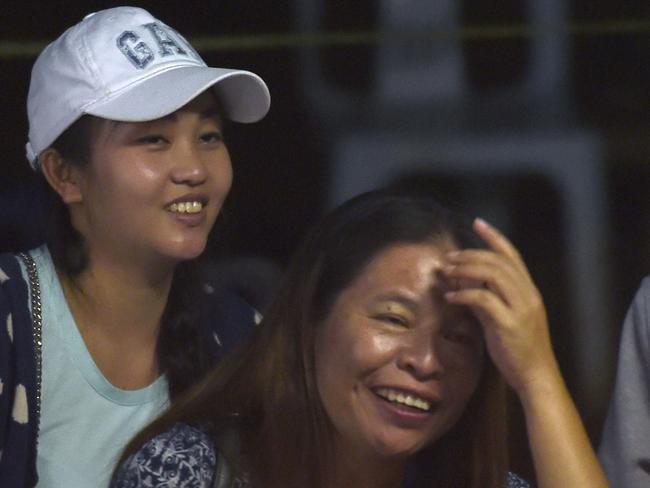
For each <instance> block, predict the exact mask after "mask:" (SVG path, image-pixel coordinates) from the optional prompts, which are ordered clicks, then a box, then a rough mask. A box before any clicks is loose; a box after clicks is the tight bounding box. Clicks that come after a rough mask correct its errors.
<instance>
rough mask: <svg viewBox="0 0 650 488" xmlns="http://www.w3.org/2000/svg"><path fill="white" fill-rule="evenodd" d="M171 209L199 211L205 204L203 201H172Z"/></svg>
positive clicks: (182, 211)
mask: <svg viewBox="0 0 650 488" xmlns="http://www.w3.org/2000/svg"><path fill="white" fill-rule="evenodd" d="M169 210H171V211H172V212H176V213H199V212H200V211H201V210H203V204H202V203H201V202H180V203H172V204H171V205H170V206H169Z"/></svg>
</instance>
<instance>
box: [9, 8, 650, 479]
mask: <svg viewBox="0 0 650 488" xmlns="http://www.w3.org/2000/svg"><path fill="white" fill-rule="evenodd" d="M301 1H302V0H294V1H293V2H288V1H284V2H282V1H264V0H257V1H255V0H237V1H204V2H198V1H197V2H191V1H176V0H172V1H165V2H162V1H159V2H131V4H132V5H137V6H142V7H145V8H147V9H149V10H150V11H151V12H152V13H153V14H154V15H155V16H157V17H158V18H160V19H161V20H163V21H164V22H166V23H168V24H170V25H171V26H173V27H174V28H176V29H177V30H179V31H180V32H181V33H183V34H184V35H186V37H188V38H190V40H191V41H192V40H193V39H198V38H204V37H211V36H217V37H219V38H221V37H224V36H225V37H227V36H250V37H252V38H253V39H255V38H257V39H260V38H261V36H264V35H267V34H276V35H277V34H279V35H289V37H288V38H284V41H282V39H280V41H282V42H280V45H278V46H276V47H270V45H269V43H268V42H262V43H261V44H260V45H257V46H252V47H249V48H245V49H241V48H236V47H234V48H228V49H219V50H214V49H201V48H199V51H201V54H202V56H203V57H204V59H205V60H206V62H207V63H208V64H210V65H213V66H223V67H239V68H245V69H249V70H251V71H254V72H256V73H258V74H260V75H261V76H262V77H263V78H264V79H265V81H266V82H267V84H268V85H269V87H270V90H271V94H272V107H271V111H270V113H269V115H268V116H267V117H266V118H265V119H264V120H263V121H262V122H259V123H257V124H253V125H232V126H230V127H228V129H227V134H226V137H227V142H228V144H229V148H230V151H231V155H232V159H233V162H234V168H235V178H236V179H235V183H234V187H233V190H232V193H231V196H230V198H229V201H228V204H227V207H226V209H225V212H224V213H225V215H224V217H225V218H224V219H223V222H221V223H220V224H219V226H218V227H217V229H216V230H215V236H214V239H213V243H212V245H211V246H212V247H211V248H210V250H209V253H212V254H213V255H214V256H221V255H223V254H224V253H229V254H231V255H234V254H236V255H242V256H259V257H262V258H264V259H266V260H268V261H270V262H272V263H273V264H275V265H277V267H278V268H280V269H281V268H282V267H283V266H284V265H285V264H286V262H287V259H288V257H289V256H290V254H291V252H292V250H293V249H294V247H295V245H296V243H297V241H298V239H299V238H300V236H301V235H302V234H303V233H304V231H305V230H306V228H307V226H308V225H309V224H310V223H311V222H312V221H313V220H314V219H315V218H316V217H317V216H319V215H321V214H322V213H323V212H324V211H325V210H326V209H327V208H328V195H329V193H330V190H331V188H329V186H328V185H329V183H328V181H329V176H330V173H329V171H330V167H331V160H332V159H331V158H332V147H333V145H334V144H335V138H336V131H334V130H332V126H331V124H332V122H331V120H327V117H325V118H323V117H322V114H318V113H316V112H315V111H314V110H313V108H314V107H313V106H312V105H311V104H310V102H309V101H308V99H307V98H306V97H305V92H304V90H302V88H301V82H300V77H299V74H300V72H301V61H300V56H299V53H300V52H301V48H300V42H298V41H297V39H296V38H295V37H291V35H295V34H296V32H297V28H296V24H297V22H296V15H295V12H296V10H297V8H298V7H299V5H300V4H299V2H301ZM538 1H539V2H544V1H545V0H538ZM461 3H462V15H461V17H462V21H461V25H462V26H466V27H467V26H479V27H480V26H487V25H506V26H507V25H520V24H521V23H525V19H526V17H525V11H524V10H523V7H522V5H521V3H522V2H515V1H513V0H507V1H502V2H498V4H497V5H498V6H497V7H493V6H488V5H487V4H488V2H481V1H479V0H465V1H462V2H461ZM120 4H121V2H120V3H116V2H95V1H84V2H80V1H67V2H29V1H10V0H2V1H0V100H1V102H2V103H1V112H0V113H1V118H0V124H2V137H0V148H1V150H2V162H1V163H0V164H2V165H3V167H4V171H2V176H0V250H16V249H19V248H24V247H26V246H30V245H34V244H36V243H38V241H39V239H40V237H41V234H40V231H41V229H42V225H43V224H42V222H43V213H42V210H41V209H40V208H39V205H38V203H39V200H38V195H37V194H36V193H35V187H34V175H33V174H32V172H31V170H30V169H29V167H28V165H27V163H26V160H25V157H24V143H25V141H26V133H27V121H26V115H25V109H24V107H25V99H26V94H27V87H28V82H29V71H30V68H31V65H32V63H33V61H34V58H35V53H36V52H38V50H40V48H42V46H44V44H45V42H46V41H49V40H52V39H54V38H55V37H56V36H58V35H59V34H60V33H61V32H62V31H63V29H64V28H66V27H68V26H70V25H72V24H74V23H76V22H78V21H79V20H80V19H81V18H82V17H83V15H85V14H86V13H88V12H90V11H93V10H97V9H100V8H106V7H109V6H115V5H120ZM377 4H378V2H373V1H368V0H355V1H352V2H350V1H338V0H337V1H334V0H331V1H328V2H326V8H325V16H324V22H323V24H322V26H321V27H322V30H324V31H328V32H335V31H346V32H368V31H373V29H376V28H377ZM565 21H566V25H567V26H571V25H584V24H586V23H589V22H599V23H600V22H602V24H599V25H601V27H600V28H596V29H594V30H592V31H590V32H582V33H580V32H577V31H575V30H574V31H572V33H571V35H570V36H569V38H568V43H567V56H568V59H569V73H568V76H567V86H566V88H567V94H568V106H569V107H570V110H569V112H570V117H569V119H570V120H568V121H567V120H561V121H559V123H560V125H563V124H567V125H568V126H570V127H581V128H584V129H585V130H588V131H590V132H592V133H593V134H595V135H596V136H597V137H598V138H599V140H600V141H601V142H602V147H603V171H604V172H605V175H604V177H605V182H606V187H605V193H606V195H604V198H605V199H606V202H607V206H606V208H605V209H604V211H603V212H602V213H601V214H599V215H598V218H599V219H600V220H601V221H602V222H603V223H604V225H605V227H606V228H607V236H606V237H607V239H606V248H605V250H606V255H605V257H604V259H603V261H602V263H600V265H601V266H603V267H604V269H606V270H607V275H608V282H607V287H606V290H607V298H608V307H607V309H606V311H605V312H606V315H607V317H606V321H607V324H609V327H610V330H611V332H612V334H611V337H612V340H611V352H612V355H614V354H615V350H616V349H615V348H616V341H617V339H618V334H619V331H620V324H621V322H622V319H623V317H624V313H625V310H626V308H627V305H628V304H629V301H630V300H631V298H632V296H633V293H634V290H635V289H636V287H637V286H638V284H639V282H640V280H641V278H642V277H643V276H644V275H646V274H648V272H649V271H650V221H649V220H650V198H648V196H647V195H648V189H649V188H650V166H649V165H648V156H649V155H650V147H649V144H648V140H649V139H648V136H649V135H650V125H649V121H650V120H649V117H648V114H649V109H650V90H649V88H650V62H649V61H650V60H649V56H648V54H649V53H650V49H649V48H650V4H649V3H648V2H647V1H645V0H636V1H631V0H627V1H622V2H611V1H606V0H575V1H572V2H567V16H566V19H565ZM614 21H635V22H641V23H643V22H646V24H645V27H643V26H641V27H639V26H638V24H637V27H636V28H635V29H634V30H625V29H623V28H620V27H619V28H612V29H611V30H610V29H609V27H612V25H613V24H612V22H614ZM589 25H594V24H589ZM608 26H609V27H608ZM283 42H284V44H283ZM431 42H435V40H431ZM528 42H529V40H528V39H527V37H526V36H525V35H523V36H521V37H514V38H508V37H503V38H495V37H489V36H488V37H484V38H481V36H478V37H475V38H471V39H466V40H464V41H463V43H462V47H463V52H464V63H465V68H466V74H467V78H468V80H469V82H470V83H471V85H472V87H473V90H474V91H475V92H476V93H478V94H489V93H493V92H495V91H498V90H500V89H502V88H503V87H507V86H509V85H510V84H512V83H513V82H516V81H517V79H518V77H520V76H521V75H522V72H523V71H524V70H525V69H526V63H527V59H526V49H527V47H528ZM376 51H377V45H376V43H374V42H367V43H355V42H349V43H347V44H346V43H345V42H344V43H343V44H338V45H333V44H329V45H325V46H322V48H321V49H320V50H317V51H314V53H318V54H320V55H322V59H323V66H324V70H323V71H324V76H325V77H326V79H327V80H328V81H329V82H330V83H332V84H333V85H335V86H339V87H342V88H344V89H345V90H348V91H349V92H350V93H353V94H357V95H358V97H359V100H360V102H359V104H358V106H355V105H354V104H353V105H352V106H351V107H349V109H350V111H351V112H353V113H354V112H357V113H358V115H359V118H363V116H368V114H369V113H370V112H371V111H372V107H370V108H369V107H368V105H367V103H363V102H362V101H361V100H362V99H363V95H364V93H366V92H367V91H369V90H370V89H371V85H372V73H373V66H374V63H375V62H376ZM473 110H476V108H475V107H470V108H467V114H466V115H467V118H468V119H470V120H481V118H482V117H483V116H485V113H483V112H480V113H479V112H477V113H474V112H473ZM513 111H514V112H516V111H517V107H514V108H513ZM446 113H447V112H442V111H439V112H436V111H435V110H433V111H431V113H429V114H428V116H429V117H430V118H432V119H436V117H437V118H438V119H444V117H445V115H444V114H446ZM402 115H403V114H402ZM396 117H397V115H396ZM504 117H506V118H507V115H506V116H504ZM393 122H394V121H393ZM438 122H440V120H438ZM346 123H350V120H349V115H348V119H347V120H346ZM548 123H549V122H548V121H547V122H546V124H548ZM550 123H551V124H553V123H554V121H553V120H551V122H550ZM443 124H444V120H443ZM344 127H345V125H344ZM567 164H571V161H567ZM404 180H405V181H406V182H407V183H410V184H416V185H421V186H426V187H428V188H431V189H432V191H434V192H436V193H438V194H440V195H441V197H442V198H443V199H447V200H452V201H455V202H460V203H461V204H462V203H463V199H464V198H466V196H467V195H468V194H472V199H473V201H474V202H476V201H477V200H479V201H480V200H481V199H482V198H485V199H487V200H490V201H494V199H495V198H499V199H501V200H503V201H505V202H507V206H508V209H509V212H508V220H507V225H506V229H507V232H508V234H509V235H510V236H511V238H512V239H513V241H514V242H515V243H516V244H517V245H518V246H519V247H520V249H521V251H522V254H523V255H524V257H525V258H526V260H527V262H528V263H529V266H530V268H531V272H532V274H533V276H534V277H535V279H536V281H537V283H538V285H539V287H540V289H541V291H542V293H543V295H544V297H545V301H546V304H547V307H548V311H549V318H550V321H551V327H552V332H553V336H554V343H555V346H556V349H557V352H558V356H559V359H560V363H561V366H562V367H563V370H564V371H565V373H566V376H567V381H568V384H569V387H570V389H571V390H572V392H573V393H574V396H575V397H576V400H577V402H578V405H579V408H580V411H581V413H582V414H583V417H584V418H585V420H586V424H587V426H588V429H589V432H590V435H591V436H592V439H593V440H594V442H597V441H598V438H599V433H600V429H601V427H602V421H603V418H604V414H605V408H606V402H607V396H608V394H609V388H610V385H611V381H612V375H613V366H614V363H613V360H612V357H613V356H607V355H605V356H604V357H603V358H593V359H592V362H591V364H592V365H593V374H594V375H599V376H601V377H603V378H604V379H603V387H602V388H601V390H600V391H599V395H598V396H596V397H593V396H591V397H587V396H583V395H582V394H581V391H582V390H581V385H580V382H579V379H578V378H576V377H575V375H574V373H573V372H574V369H575V355H574V351H575V350H576V348H579V347H580V344H577V343H576V338H575V335H574V333H573V332H574V330H575V327H576V324H575V323H572V322H571V318H570V313H569V310H570V308H571V304H570V303H569V299H568V297H567V294H568V290H567V286H568V285H567V282H566V274H567V270H566V252H565V251H566V249H565V247H564V246H565V236H564V235H563V230H562V229H563V228H562V223H563V222H564V220H563V219H565V218H566V216H565V215H564V214H563V207H562V199H561V195H560V194H559V193H558V190H557V189H556V188H554V187H553V185H552V184H551V182H549V181H547V180H545V179H544V178H543V177H541V176H540V175H538V174H534V173H531V174H525V173H524V174H513V175H506V176H503V175H499V176H497V175H494V174H492V173H491V172H490V166H489V164H487V165H486V170H485V172H483V173H481V174H476V175H469V176H462V177H461V176H460V175H454V174H442V173H436V172H435V171H433V172H429V173H427V174H425V175H406V176H405V177H404ZM576 184H577V185H579V184H582V182H576ZM582 326H586V327H588V324H582ZM513 408H514V413H513V418H514V419H515V425H516V426H517V427H516V428H515V431H514V433H513V438H512V444H513V451H514V460H515V461H514V462H515V467H517V468H519V470H520V471H522V472H523V473H524V474H526V475H529V473H530V463H529V459H528V458H527V455H526V453H525V447H524V445H525V444H524V440H523V434H522V432H521V418H520V414H519V412H518V410H517V407H516V405H514V406H513Z"/></svg>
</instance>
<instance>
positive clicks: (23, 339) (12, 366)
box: [0, 254, 255, 488]
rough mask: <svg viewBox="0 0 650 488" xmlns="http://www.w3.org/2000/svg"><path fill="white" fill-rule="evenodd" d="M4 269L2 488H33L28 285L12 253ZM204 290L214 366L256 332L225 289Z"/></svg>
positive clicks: (0, 289) (2, 257)
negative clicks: (23, 407) (245, 337)
mask: <svg viewBox="0 0 650 488" xmlns="http://www.w3.org/2000/svg"><path fill="white" fill-rule="evenodd" d="M0 270H1V271H0V382H1V386H0V451H1V457H0V486H2V487H5V486H7V487H21V488H23V487H25V488H31V487H33V486H35V485H36V482H37V481H38V476H37V472H36V449H37V436H38V422H39V419H38V418H37V414H36V364H35V353H34V343H33V335H32V323H31V315H30V312H29V306H28V296H29V295H28V285H27V283H26V282H25V280H24V279H23V277H22V274H21V269H20V265H19V262H18V258H17V257H16V256H14V255H13V254H0ZM204 291H205V293H206V299H205V308H204V315H203V316H204V317H206V318H207V319H206V320H205V327H204V328H203V330H204V334H205V337H206V339H210V340H206V341H205V344H206V347H207V348H208V349H209V352H210V353H211V354H212V356H213V357H214V358H215V361H216V360H218V359H220V358H221V357H222V356H223V355H224V354H225V353H226V352H228V350H229V349H230V348H232V347H233V346H234V345H235V344H236V343H237V342H238V341H239V340H241V339H242V337H244V336H246V335H248V333H250V331H251V330H252V329H253V328H254V315H255V311H254V310H253V309H252V308H251V307H250V306H248V305H247V304H246V302H244V301H243V300H242V299H241V298H239V297H238V296H236V295H234V294H232V293H230V292H228V291H226V290H222V289H219V288H217V287H213V286H211V285H209V284H206V285H205V289H204ZM42 292H46V290H42ZM10 316H11V319H10V320H8V317H10ZM8 324H11V327H9V326H8ZM9 329H11V333H9ZM217 338H218V340H217ZM197 379H198V378H197ZM24 404H26V412H23V411H22V406H23V405H24ZM16 416H17V418H18V419H19V420H22V419H24V418H26V420H27V421H26V422H25V423H21V422H17V421H15V420H14V418H15V417H16ZM134 434H135V432H134Z"/></svg>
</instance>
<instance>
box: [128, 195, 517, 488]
mask: <svg viewBox="0 0 650 488" xmlns="http://www.w3.org/2000/svg"><path fill="white" fill-rule="evenodd" d="M442 238H446V239H451V240H452V241H453V242H454V244H456V245H457V246H458V247H459V248H467V247H480V243H479V242H477V239H476V238H475V236H474V234H473V233H472V231H471V225H470V223H469V222H468V221H467V220H464V219H462V218H460V217H458V216H457V215H456V214H455V213H453V212H451V211H449V210H448V209H446V208H444V207H442V206H440V205H439V204H438V203H436V202H435V201H434V200H433V199H432V198H431V197H429V196H423V195H405V194H402V193H394V192H390V191H376V192H370V193H367V194H364V195H362V196H359V197H357V198H355V199H353V200H351V201H349V202H348V203H346V204H344V205H343V206H341V207H339V208H338V209H337V210H335V211H334V212H333V213H331V214H330V215H329V216H327V217H325V218H324V219H323V220H322V221H321V222H320V223H319V224H318V225H316V226H315V227H314V228H313V229H312V230H311V232H310V233H309V234H308V235H307V238H306V239H305V240H304V241H303V243H302V245H301V246H300V247H299V249H298V251H297V253H296V254H295V256H294V258H293V260H292V262H291V264H290V267H289V269H288V272H287V274H286V276H285V279H284V281H283V284H282V286H281V288H280V290H279V293H278V295H277V296H276V298H275V300H274V301H273V302H272V304H271V305H270V307H269V309H268V311H267V313H266V315H265V317H264V319H263V321H262V323H261V324H260V326H259V327H258V328H257V329H256V331H255V333H254V334H253V336H252V337H251V339H250V340H249V341H248V342H247V343H246V344H245V345H244V346H243V347H242V348H241V349H240V350H238V351H236V352H235V353H233V354H231V355H229V356H227V357H226V359H225V360H223V361H222V362H221V363H220V364H219V365H218V366H217V367H216V368H215V369H214V370H213V372H212V373H210V375H209V376H208V377H207V378H206V380H205V381H203V382H201V384H199V385H198V386H197V387H196V388H194V389H192V390H191V391H190V393H189V394H188V395H186V396H184V397H183V398H182V399H180V400H179V401H178V402H177V404H176V405H175V406H173V407H172V408H171V409H170V410H169V411H168V412H167V413H166V414H164V415H163V416H162V417H161V418H160V419H158V420H157V421H155V422H154V423H153V424H152V425H150V426H149V427H147V428H146V429H145V430H144V431H142V432H141V433H140V434H138V436H137V437H136V438H135V439H133V440H132V441H131V442H130V443H129V445H128V446H127V448H126V450H125V452H124V454H123V457H122V461H124V460H125V459H126V458H127V457H128V456H129V455H130V454H132V453H133V452H135V451H136V450H137V449H138V448H139V447H140V446H141V445H142V444H143V443H144V442H146V441H147V440H148V439H151V438H152V437H154V436H155V435H157V434H159V433H161V432H163V431H165V430H167V429H168V428H170V427H171V426H172V425H173V424H175V423H176V422H185V423H188V424H192V425H197V426H200V427H201V428H203V429H205V430H206V431H207V432H208V433H210V434H211V435H212V436H213V438H214V440H215V443H216V444H217V446H219V438H220V435H219V433H220V432H222V431H223V429H227V428H235V429H236V430H237V431H238V433H239V435H240V438H241V455H240V456H239V458H238V459H234V460H232V459H231V461H232V462H234V466H235V470H240V471H244V472H246V473H247V474H248V476H249V477H250V479H251V480H252V481H253V483H254V485H255V486H263V487H265V488H279V487H298V486H310V487H315V488H319V487H324V486H326V485H327V482H328V479H329V478H328V476H329V475H331V473H333V469H332V466H333V459H334V457H333V449H334V448H333V438H332V432H333V431H332V426H331V423H330V421H329V419H328V416H327V414H326V412H325V410H324V407H323V405H322V403H321V400H320V397H319V394H318V391H317V387H316V380H315V371H314V344H315V333H316V329H317V327H318V326H319V325H320V324H321V323H322V322H323V320H324V319H325V318H326V317H327V315H328V313H329V311H330V309H331V307H332V305H333V303H334V301H335V299H336V297H337V296H338V295H339V294H340V293H341V291H342V290H343V289H344V288H346V287H347V286H348V285H349V284H350V282H351V281H352V280H353V279H354V278H355V276H357V275H358V274H359V273H360V272H361V271H362V270H363V268H364V267H365V266H366V264H367V263H368V262H369V260H371V259H372V258H373V256H375V255H376V254H377V253H379V252H380V251H382V250H383V249H385V248H387V247H388V246H390V245H393V244H397V243H423V242H432V243H435V242H436V241H438V242H439V240H440V239H442ZM504 395H505V388H504V384H503V381H502V380H501V378H500V376H499V375H498V374H497V371H496V368H495V367H494V365H493V364H492V363H491V361H490V360H489V358H488V357H487V354H486V355H485V365H484V368H483V373H482V377H481V380H480V383H479V386H478V388H477V390H476V392H475V393H474V395H473V397H472V398H471V400H470V402H469V404H468V406H467V408H466V411H465V412H464V414H463V416H462V418H461V419H460V421H458V422H457V424H456V425H455V426H454V427H453V428H452V429H451V430H450V431H449V432H448V433H446V434H445V435H444V436H443V438H441V439H440V440H439V441H437V442H436V443H435V444H434V445H432V446H431V447H430V448H428V449H426V450H424V451H423V452H421V453H419V455H418V456H417V459H416V460H414V463H413V466H412V468H413V470H412V471H413V476H414V478H415V481H414V486H418V487H443V486H444V487H448V486H453V487H455V488H478V487H479V486H480V487H488V488H497V487H501V486H503V484H504V482H505V476H506V466H507V455H506V447H505V442H504V440H505V438H506V432H505V427H506V426H505V398H504Z"/></svg>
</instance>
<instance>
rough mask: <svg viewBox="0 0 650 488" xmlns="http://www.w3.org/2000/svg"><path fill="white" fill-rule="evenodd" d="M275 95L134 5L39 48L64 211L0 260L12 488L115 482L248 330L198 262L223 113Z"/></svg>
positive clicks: (0, 393) (43, 112) (43, 144)
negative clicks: (211, 60)
mask: <svg viewBox="0 0 650 488" xmlns="http://www.w3.org/2000/svg"><path fill="white" fill-rule="evenodd" d="M269 104H270V97H269V92H268V88H267V87H266V84H265V83H264V81H263V80H262V79H261V78H259V77H258V76H257V75H255V74H254V73H251V72H248V71H242V70H233V69H225V68H211V67H208V66H207V65H206V64H205V63H204V62H203V60H202V59H201V58H200V57H199V55H198V54H197V53H196V51H195V50H194V49H193V48H192V46H191V45H189V44H188V42H187V41H186V40H185V39H184V38H183V36H181V35H180V34H179V33H178V32H176V31H175V30H174V29H172V28H171V27H169V26H167V25H165V24H164V23H163V22H161V21H159V20H157V19H155V18H154V17H153V16H152V15H151V14H149V13H148V12H146V11H145V10H142V9H139V8H132V7H119V8H114V9H108V10H103V11H101V12H96V13H93V14H90V15H88V16H86V17H85V18H84V19H83V20H82V21H81V22H80V23H78V24H76V25H74V26H72V27H71V28H70V29H68V30H67V31H66V32H64V33H63V34H62V35H61V36H60V37H59V38H58V39H57V40H55V41H54V42H53V43H51V44H50V45H48V46H47V47H46V48H45V49H44V50H43V52H42V53H41V54H40V55H39V57H38V59H37V60H36V63H35V64H34V68H33V71H32V77H31V82H30V88H29V95H28V101H27V111H28V116H29V124H30V129H29V138H28V139H29V140H28V143H27V158H28V160H29V163H30V165H31V166H32V168H33V169H34V170H35V171H37V173H38V175H39V177H41V179H42V184H43V186H44V187H45V188H46V190H47V191H48V192H49V194H50V199H51V208H52V219H51V220H52V221H51V225H50V229H49V232H48V237H47V244H46V245H44V246H42V247H40V248H37V249H33V250H31V251H28V252H25V253H21V254H20V259H19V257H18V256H15V255H1V256H0V321H2V323H3V324H5V323H6V324H7V327H3V328H2V331H1V332H0V454H1V456H0V485H1V486H16V487H18V486H20V487H31V486H36V485H38V486H39V487H43V488H47V487H60V486H66V487H71V488H75V487H79V488H81V487H88V486H106V485H107V484H108V482H109V479H110V476H111V473H112V471H113V467H114V463H115V461H116V459H117V457H118V456H119V453H120V452H121V450H122V449H123V447H124V445H125V444H126V442H127V441H128V439H130V438H131V437H132V436H133V435H134V434H135V433H136V432H137V431H138V430H140V429H141V428H142V427H143V426H145V425H146V424H147V423H148V422H150V421H151V420H152V419H153V418H155V417H156V416H158V415H159V414H160V413H161V412H162V411H164V410H165V409H166V408H167V407H168V406H169V404H170V403H171V404H173V403H174V402H175V401H176V399H177V398H178V397H179V396H180V394H181V393H183V392H184V391H185V390H187V389H188V388H189V387H190V386H191V385H192V384H193V383H194V382H195V381H197V380H198V379H199V378H200V377H201V376H202V375H203V374H204V373H205V372H206V371H207V370H208V368H209V367H210V366H211V365H212V364H213V363H215V362H216V361H217V360H218V359H219V358H220V356H221V355H222V354H223V353H224V352H225V351H226V350H228V349H229V348H230V347H232V346H233V344H234V343H235V342H237V340H238V339H239V337H240V336H243V335H244V334H246V333H247V332H248V331H249V330H250V329H251V328H252V325H253V319H254V311H253V310H252V309H251V308H250V307H249V306H248V305H247V304H246V303H245V302H244V301H243V300H241V299H240V298H239V297H237V296H235V295H233V294H231V293H228V292H226V291H221V290H219V289H216V288H215V287H214V286H205V285H206V283H204V282H203V280H202V279H200V276H199V274H198V271H197V266H196V263H195V262H194V260H195V259H196V258H198V257H200V256H201V254H202V253H203V251H204V249H205V248H206V244H207V240H208V236H209V235H210V231H211V229H212V227H213V225H214V223H215V220H216V219H217V217H218V215H219V213H220V211H221V207H222V205H223V203H224V200H225V198H226V196H227V195H228V192H229V190H230V186H231V183H232V165H231V161H230V155H229V153H228V148H227V147H226V144H225V141H224V138H223V121H224V120H231V121H235V122H255V121H257V120H259V119H261V118H262V117H264V116H265V114H266V112H267V111H268V109H269ZM27 283H29V290H28V288H27ZM5 331H6V332H5Z"/></svg>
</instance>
